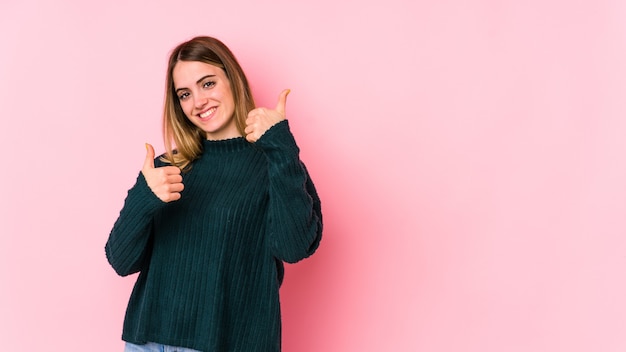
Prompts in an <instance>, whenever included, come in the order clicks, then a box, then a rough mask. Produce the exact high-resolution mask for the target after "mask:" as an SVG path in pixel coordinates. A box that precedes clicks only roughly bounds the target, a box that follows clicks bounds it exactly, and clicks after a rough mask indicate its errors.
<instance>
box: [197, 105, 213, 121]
mask: <svg viewBox="0 0 626 352" xmlns="http://www.w3.org/2000/svg"><path fill="white" fill-rule="evenodd" d="M215 110H217V107H212V108H210V109H209V110H207V111H205V112H203V113H201V114H199V115H198V116H200V118H201V119H208V118H210V117H211V116H212V115H213V113H215Z"/></svg>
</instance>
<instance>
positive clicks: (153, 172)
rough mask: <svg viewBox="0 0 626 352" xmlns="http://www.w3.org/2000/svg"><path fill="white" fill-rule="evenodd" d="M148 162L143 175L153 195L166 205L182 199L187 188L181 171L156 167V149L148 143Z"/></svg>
mask: <svg viewBox="0 0 626 352" xmlns="http://www.w3.org/2000/svg"><path fill="white" fill-rule="evenodd" d="M146 151H147V153H146V160H145V161H144V163H143V168H142V169H141V173H142V174H143V177H144V178H145V179H146V183H147V184H148V187H150V189H151V190H152V193H154V195H156V196H157V197H159V199H160V200H162V201H163V202H165V203H169V202H172V201H175V200H179V199H180V192H181V191H182V190H183V189H184V188H185V186H184V185H183V177H182V176H181V175H180V169H179V168H177V167H176V166H164V167H154V148H153V147H152V146H151V145H150V144H148V143H146Z"/></svg>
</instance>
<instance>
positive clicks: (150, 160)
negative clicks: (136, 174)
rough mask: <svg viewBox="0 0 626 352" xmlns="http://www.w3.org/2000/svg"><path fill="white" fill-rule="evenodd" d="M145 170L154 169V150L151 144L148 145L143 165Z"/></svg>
mask: <svg viewBox="0 0 626 352" xmlns="http://www.w3.org/2000/svg"><path fill="white" fill-rule="evenodd" d="M143 168H144V169H146V168H148V169H154V148H153V147H152V145H150V144H149V143H146V160H145V161H144V163H143Z"/></svg>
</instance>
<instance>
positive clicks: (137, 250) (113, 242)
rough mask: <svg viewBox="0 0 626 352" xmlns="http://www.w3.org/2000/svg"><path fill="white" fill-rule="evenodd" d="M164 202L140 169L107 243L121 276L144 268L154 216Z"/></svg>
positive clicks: (112, 261)
mask: <svg viewBox="0 0 626 352" xmlns="http://www.w3.org/2000/svg"><path fill="white" fill-rule="evenodd" d="M162 204H165V203H163V202H161V200H159V198H157V197H156V196H155V195H154V193H152V191H151V190H150V187H148V185H147V183H146V180H145V178H144V176H143V174H142V173H140V174H139V176H138V177H137V182H136V183H135V185H134V186H133V187H132V188H131V189H130V190H129V191H128V195H127V196H126V200H125V201H124V207H123V208H122V210H121V211H120V216H119V217H118V218H117V220H116V221H115V224H114V225H113V229H112V230H111V233H110V235H109V239H108V240H107V243H106V245H105V252H106V257H107V260H108V261H109V263H110V264H111V266H112V267H113V269H115V272H117V273H118V274H119V275H120V276H126V275H130V274H133V273H136V272H138V271H141V270H142V269H143V267H144V264H145V262H146V259H147V258H148V255H149V252H150V245H149V240H150V237H151V236H150V234H151V232H152V217H153V214H154V213H155V212H156V211H157V210H158V209H159V208H160V207H161V206H162Z"/></svg>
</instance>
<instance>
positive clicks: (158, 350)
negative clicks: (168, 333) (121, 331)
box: [124, 342, 200, 352]
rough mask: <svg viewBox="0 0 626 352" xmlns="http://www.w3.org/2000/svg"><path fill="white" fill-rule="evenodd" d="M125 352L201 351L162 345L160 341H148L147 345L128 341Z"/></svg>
mask: <svg viewBox="0 0 626 352" xmlns="http://www.w3.org/2000/svg"><path fill="white" fill-rule="evenodd" d="M124 352H200V351H198V350H192V349H191V348H184V347H174V346H167V345H161V344H158V343H153V342H148V343H147V344H145V345H135V344H133V343H130V342H126V347H125V348H124Z"/></svg>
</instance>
